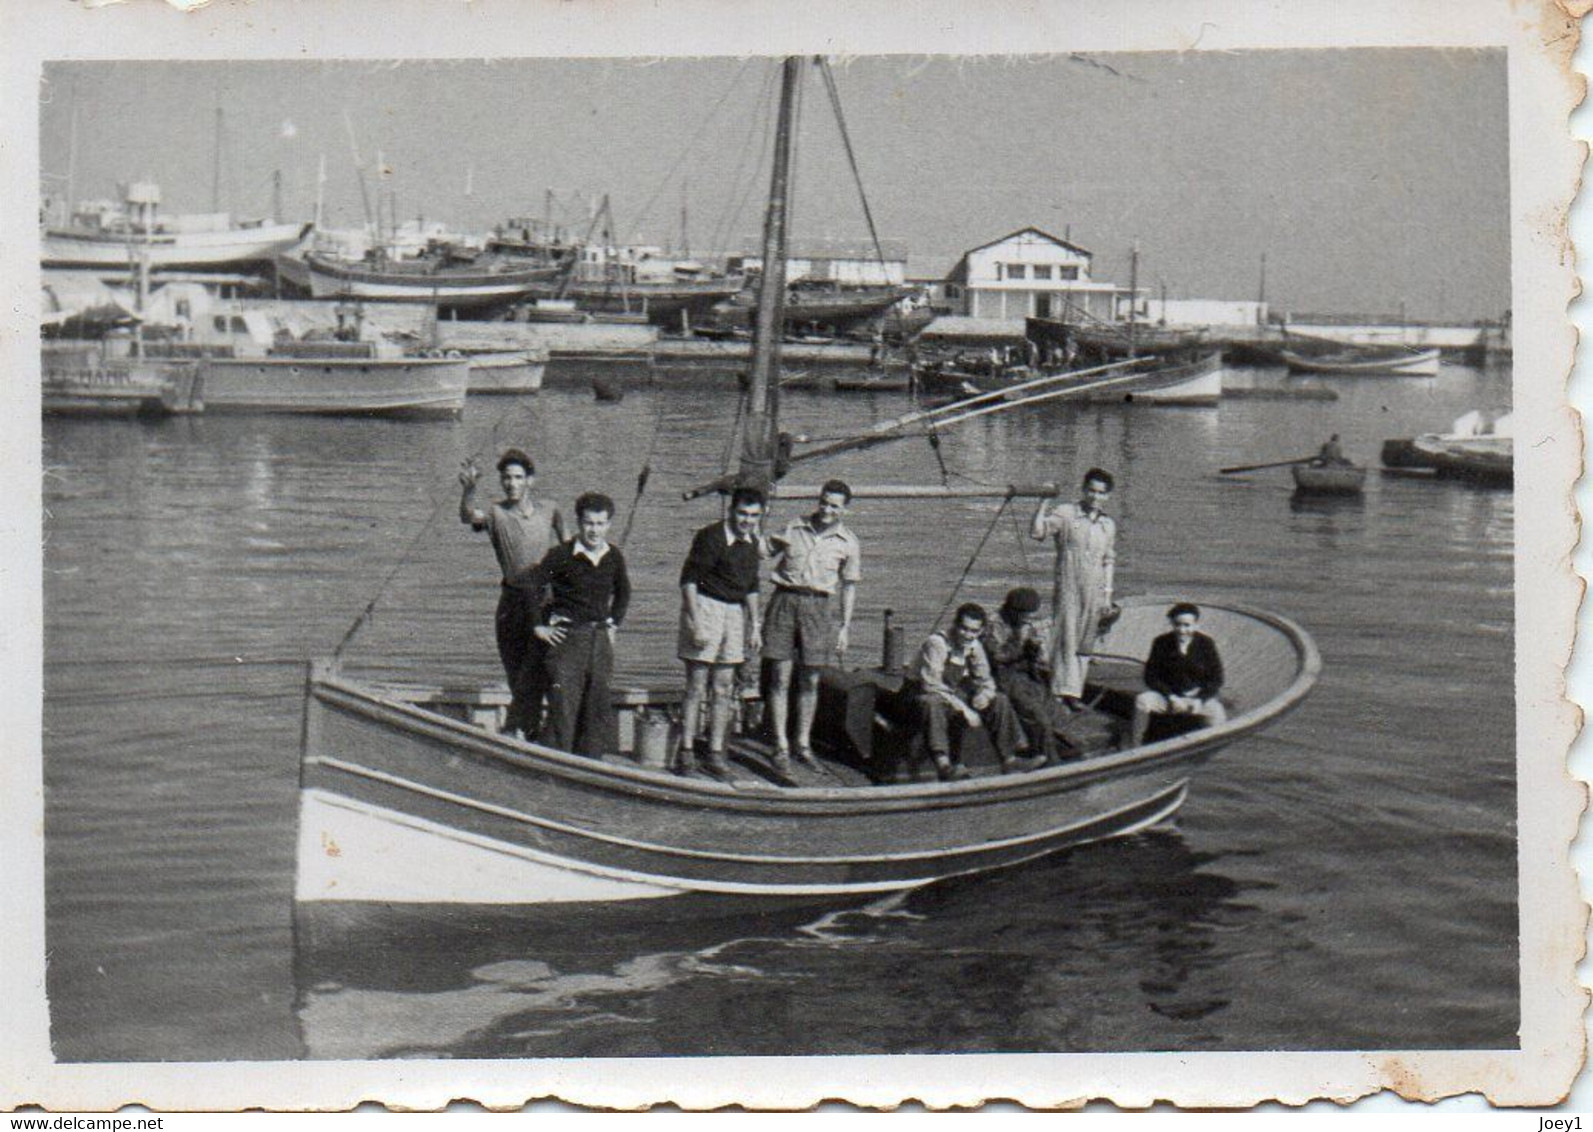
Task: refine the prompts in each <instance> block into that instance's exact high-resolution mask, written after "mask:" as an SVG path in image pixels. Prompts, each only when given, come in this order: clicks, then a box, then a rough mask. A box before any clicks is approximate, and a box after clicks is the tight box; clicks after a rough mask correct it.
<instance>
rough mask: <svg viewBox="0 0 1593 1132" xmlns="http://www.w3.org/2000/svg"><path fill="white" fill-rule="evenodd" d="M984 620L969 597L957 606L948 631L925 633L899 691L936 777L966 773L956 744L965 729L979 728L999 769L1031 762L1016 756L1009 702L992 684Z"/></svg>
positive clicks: (1016, 727) (1019, 740) (1017, 731)
mask: <svg viewBox="0 0 1593 1132" xmlns="http://www.w3.org/2000/svg"><path fill="white" fill-rule="evenodd" d="M987 620H989V617H988V615H987V614H986V613H985V610H984V607H983V606H981V605H975V604H974V603H973V602H969V603H967V604H966V605H963V606H960V607H958V609H957V616H956V617H955V618H954V619H953V620H952V627H951V632H949V633H943V632H941V631H940V630H939V629H937V630H935V631H934V632H933V633H931V634H929V637H928V638H927V639H926V640H925V641H924V647H923V648H921V649H920V650H919V652H918V661H917V663H915V664H914V665H913V670H912V673H911V675H910V677H909V679H908V682H907V684H906V686H905V690H906V691H907V693H908V695H909V696H910V697H911V698H912V700H913V706H914V707H915V708H916V711H917V716H918V720H919V726H921V727H922V728H923V730H924V739H925V741H926V742H927V743H928V745H929V754H930V757H931V758H932V759H934V761H935V774H936V776H937V777H938V778H939V779H940V780H941V781H942V782H955V781H957V780H959V779H964V778H967V777H968V776H969V770H968V768H967V767H966V766H965V765H963V759H962V743H963V739H964V738H965V736H966V735H967V734H968V732H969V731H970V730H971V729H973V728H977V727H984V728H986V729H987V730H988V731H989V733H990V742H991V744H992V745H993V746H994V747H995V749H996V757H997V758H998V759H1000V760H1001V769H1002V770H1003V771H1005V772H1009V773H1010V772H1012V771H1017V770H1032V769H1034V768H1035V767H1036V766H1037V765H1039V764H1038V762H1037V761H1029V760H1025V759H1021V758H1020V757H1019V750H1020V748H1022V747H1023V746H1024V743H1025V740H1024V736H1023V727H1022V726H1021V725H1020V724H1019V722H1018V717H1017V714H1016V713H1015V712H1014V711H1013V710H1012V703H1011V701H1009V700H1008V699H1007V697H1006V696H1005V695H1003V694H1002V693H1001V691H1000V690H999V689H998V688H997V687H996V681H995V677H994V676H993V675H992V674H991V671H990V659H989V658H988V657H987V656H986V655H985V650H984V646H983V645H982V644H980V641H979V636H980V634H981V633H983V632H984V628H985V622H986V621H987Z"/></svg>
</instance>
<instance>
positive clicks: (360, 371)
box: [200, 339, 470, 418]
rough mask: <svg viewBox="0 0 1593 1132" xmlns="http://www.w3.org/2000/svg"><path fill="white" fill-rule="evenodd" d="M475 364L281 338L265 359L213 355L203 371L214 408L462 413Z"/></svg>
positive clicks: (377, 347)
mask: <svg viewBox="0 0 1593 1132" xmlns="http://www.w3.org/2000/svg"><path fill="white" fill-rule="evenodd" d="M469 380H470V363H469V362H468V361H467V360H466V359H465V358H463V357H458V358H447V357H442V358H427V357H410V356H406V355H404V354H403V353H402V352H399V351H394V350H391V349H384V348H383V346H382V344H380V343H376V342H338V341H320V340H313V339H312V340H307V341H299V342H287V343H281V344H279V345H277V346H275V347H273V348H272V350H271V352H270V353H268V354H267V355H266V356H264V357H255V358H250V357H242V358H239V357H211V358H207V359H205V361H204V363H203V368H202V369H201V371H200V390H201V392H200V396H201V398H202V399H203V401H204V404H205V411H206V412H208V413H296V414H313V415H322V416H382V417H408V418H427V417H457V416H458V415H459V414H460V413H462V412H463V411H464V407H465V392H466V390H467V389H468V388H469Z"/></svg>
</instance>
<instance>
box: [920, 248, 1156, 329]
mask: <svg viewBox="0 0 1593 1132" xmlns="http://www.w3.org/2000/svg"><path fill="white" fill-rule="evenodd" d="M1093 258H1094V257H1093V255H1092V254H1091V253H1090V252H1089V251H1088V250H1086V249H1084V248H1081V247H1079V246H1078V245H1077V244H1074V243H1070V242H1069V241H1067V240H1064V239H1061V238H1059V237H1057V236H1053V235H1051V233H1049V232H1045V231H1042V230H1041V229H1039V228H1033V227H1030V228H1020V229H1018V230H1017V231H1016V232H1009V233H1008V234H1007V235H1005V236H1002V237H1000V238H999V239H996V240H992V241H990V243H988V244H981V245H979V246H978V247H977V248H972V249H970V250H968V251H966V252H964V253H963V255H962V258H961V259H959V260H958V261H957V265H956V266H955V267H953V268H952V269H951V272H950V274H948V275H947V276H946V284H945V286H946V299H947V300H948V302H949V303H950V304H951V305H952V307H953V309H954V310H955V311H956V312H957V313H958V314H963V315H967V316H969V317H970V318H979V319H1003V320H1010V321H1016V322H1021V321H1022V320H1023V319H1025V318H1029V317H1036V318H1069V317H1071V318H1075V319H1076V318H1079V317H1081V316H1080V314H1079V312H1080V311H1083V312H1084V313H1085V314H1086V315H1088V316H1093V317H1095V318H1101V319H1110V318H1112V317H1113V316H1114V314H1115V313H1116V306H1117V297H1118V296H1119V295H1120V294H1123V293H1125V292H1124V289H1123V288H1121V287H1118V286H1117V285H1116V284H1113V283H1101V282H1097V281H1095V280H1093V279H1091V278H1090V261H1091V260H1092V259H1093Z"/></svg>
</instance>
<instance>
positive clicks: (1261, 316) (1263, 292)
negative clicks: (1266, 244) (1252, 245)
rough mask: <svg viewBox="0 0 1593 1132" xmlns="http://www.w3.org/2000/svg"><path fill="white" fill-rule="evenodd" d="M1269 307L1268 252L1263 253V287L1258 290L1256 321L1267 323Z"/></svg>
mask: <svg viewBox="0 0 1593 1132" xmlns="http://www.w3.org/2000/svg"><path fill="white" fill-rule="evenodd" d="M1266 309H1267V253H1266V252H1262V253H1261V287H1260V289H1259V290H1258V291H1257V292H1256V321H1257V322H1260V323H1265V322H1266V320H1267V316H1266Z"/></svg>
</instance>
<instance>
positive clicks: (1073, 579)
mask: <svg viewBox="0 0 1593 1132" xmlns="http://www.w3.org/2000/svg"><path fill="white" fill-rule="evenodd" d="M1112 486H1113V483H1112V476H1111V473H1109V472H1104V471H1102V470H1101V469H1100V468H1091V469H1090V470H1089V471H1087V472H1085V473H1084V482H1083V485H1082V491H1081V493H1080V496H1079V500H1078V502H1077V503H1053V502H1052V500H1049V499H1044V500H1041V501H1040V506H1039V507H1038V508H1037V509H1036V510H1035V513H1034V522H1033V524H1032V525H1031V527H1030V531H1029V534H1030V536H1031V537H1033V538H1035V539H1039V540H1042V541H1043V540H1044V539H1047V538H1049V539H1052V540H1054V541H1055V543H1056V574H1055V578H1054V580H1053V583H1052V588H1051V614H1052V626H1053V630H1052V631H1053V635H1052V638H1051V650H1050V661H1051V693H1052V695H1054V696H1057V697H1059V698H1061V699H1062V700H1063V701H1064V702H1065V703H1067V704H1068V706H1069V707H1078V706H1079V702H1080V700H1081V699H1082V697H1083V695H1084V679H1085V676H1086V675H1087V674H1088V671H1089V652H1090V650H1091V649H1092V648H1094V645H1095V638H1096V636H1097V635H1098V634H1099V632H1100V625H1101V618H1102V617H1103V616H1105V615H1106V613H1107V612H1108V611H1109V610H1110V609H1111V608H1112V575H1113V572H1114V570H1115V569H1116V564H1117V524H1116V523H1115V522H1114V521H1113V520H1112V518H1111V516H1109V515H1107V514H1106V511H1105V507H1106V501H1107V500H1108V499H1110V498H1111V495H1112Z"/></svg>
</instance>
